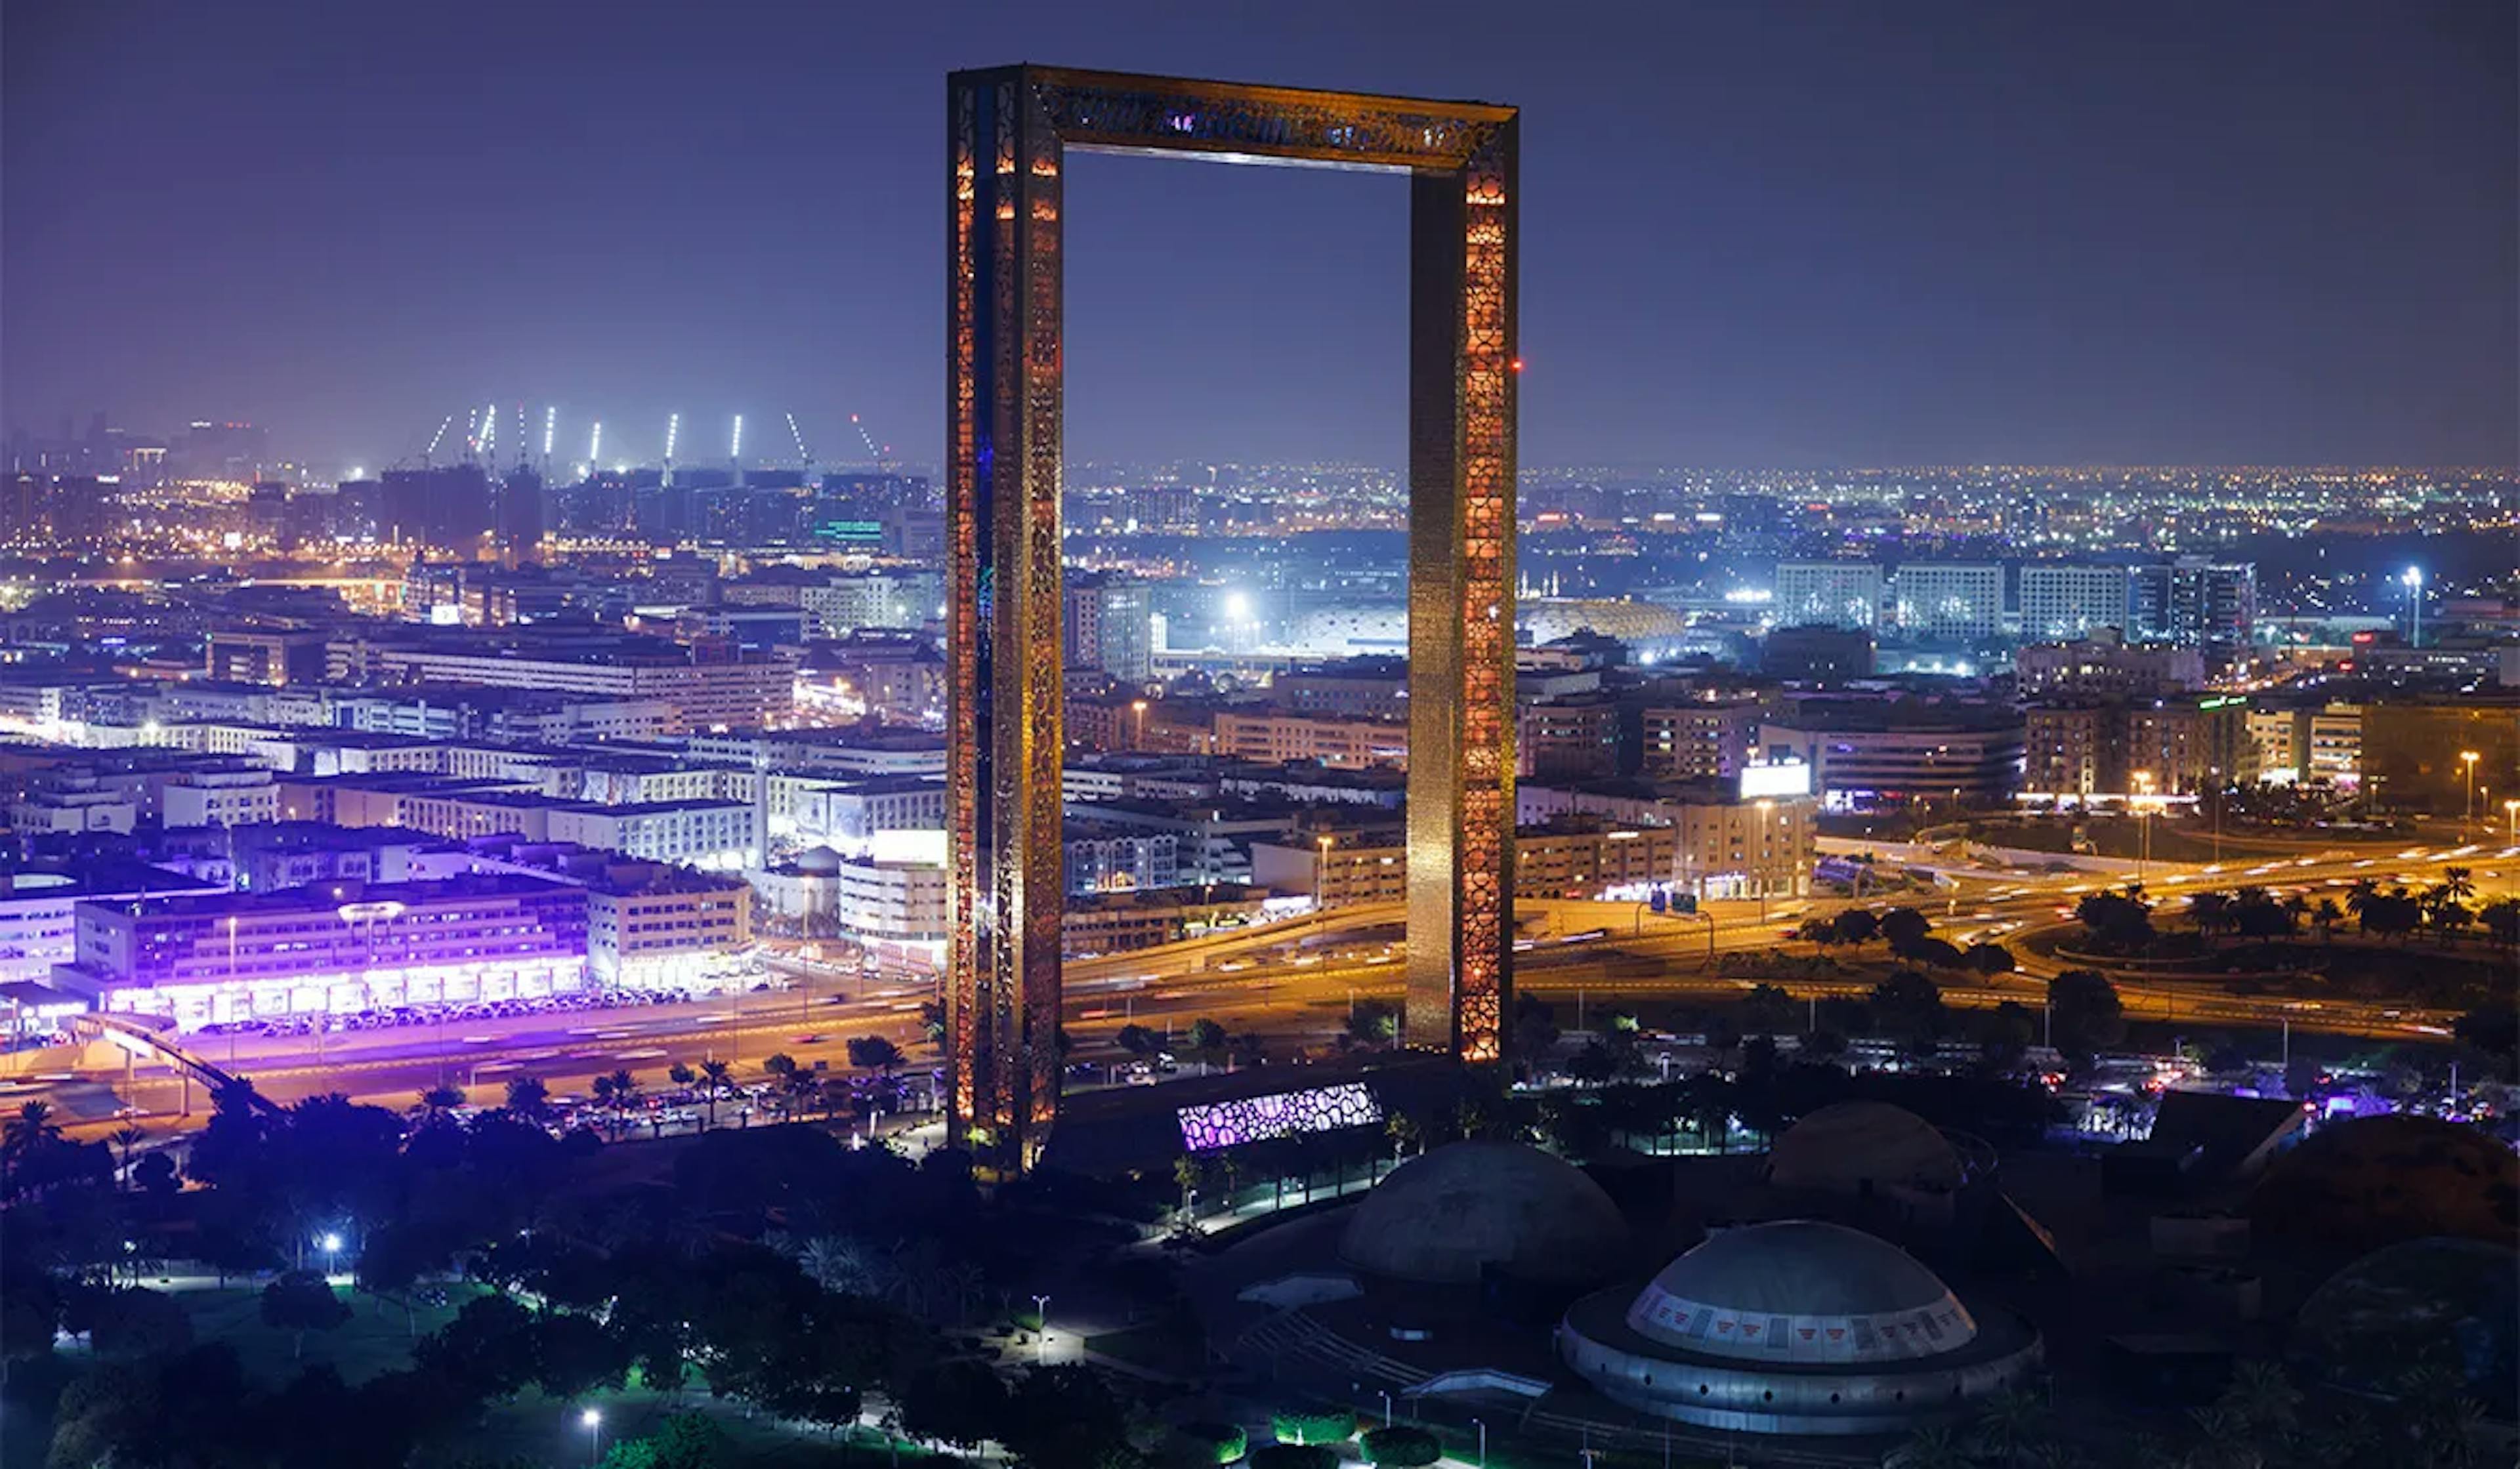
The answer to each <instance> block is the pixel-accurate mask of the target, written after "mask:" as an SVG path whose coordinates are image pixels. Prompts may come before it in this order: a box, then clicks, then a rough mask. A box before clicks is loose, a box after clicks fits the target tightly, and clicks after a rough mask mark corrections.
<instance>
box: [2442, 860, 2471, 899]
mask: <svg viewBox="0 0 2520 1469" xmlns="http://www.w3.org/2000/svg"><path fill="white" fill-rule="evenodd" d="M2441 886H2442V892H2443V893H2444V894H2445V895H2447V896H2448V897H2449V898H2450V900H2451V901H2452V902H2453V903H2465V902H2466V901H2467V900H2468V899H2470V898H2473V897H2475V896H2476V873H2475V872H2473V871H2471V870H2470V869H2468V868H2442V880H2441Z"/></svg>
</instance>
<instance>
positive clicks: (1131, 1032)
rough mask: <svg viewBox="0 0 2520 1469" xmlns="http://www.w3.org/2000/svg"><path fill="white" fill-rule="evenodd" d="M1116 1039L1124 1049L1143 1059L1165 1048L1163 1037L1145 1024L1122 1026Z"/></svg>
mask: <svg viewBox="0 0 2520 1469" xmlns="http://www.w3.org/2000/svg"><path fill="white" fill-rule="evenodd" d="M1115 1039H1116V1040H1117V1041H1118V1042H1119V1043H1120V1048H1121V1049H1122V1050H1124V1051H1126V1052H1128V1053H1129V1054H1130V1055H1133V1056H1136V1057H1137V1058H1138V1059H1139V1060H1142V1061H1143V1060H1145V1059H1147V1058H1148V1057H1149V1056H1151V1055H1153V1054H1154V1053H1155V1052H1157V1051H1159V1050H1161V1049H1163V1048H1164V1042H1163V1038H1162V1037H1161V1036H1158V1035H1156V1034H1155V1033H1154V1032H1153V1031H1150V1030H1148V1029H1147V1028H1146V1027H1145V1026H1143V1025H1136V1024H1130V1025H1124V1026H1121V1027H1120V1034H1119V1035H1118V1036H1117V1037H1116V1038H1115Z"/></svg>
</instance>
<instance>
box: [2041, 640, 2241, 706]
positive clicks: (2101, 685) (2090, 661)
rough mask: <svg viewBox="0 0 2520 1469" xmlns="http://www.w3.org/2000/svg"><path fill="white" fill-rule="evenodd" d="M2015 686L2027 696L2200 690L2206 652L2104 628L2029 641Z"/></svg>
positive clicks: (2125, 695)
mask: <svg viewBox="0 0 2520 1469" xmlns="http://www.w3.org/2000/svg"><path fill="white" fill-rule="evenodd" d="M2012 670H2013V680H2014V688H2015V690H2017V691H2018V692H2019V693H2020V694H2021V696H2022V697H2024V698H2033V697H2043V696H2048V695H2072V696H2077V697H2090V698H2135V697H2150V696H2153V695H2157V694H2165V693H2176V692H2181V691H2183V690H2194V689H2200V688H2202V687H2204V684H2205V654H2204V651H2203V649H2201V648H2194V647H2180V646H2177V645H2173V644H2167V643H2128V642H2127V641H2126V640H2125V639H2124V638H2122V637H2120V636H2119V634H2118V632H2117V630H2116V629H2115V628H2103V629H2101V630H2099V631H2098V632H2096V633H2094V634H2093V635H2092V636H2091V637H2089V638H2085V639H2081V640H2078V641H2076V642H2072V643H2036V644H2032V643H2025V644H2023V645H2021V646H2019V647H2017V648H2015V649H2013V653H2012Z"/></svg>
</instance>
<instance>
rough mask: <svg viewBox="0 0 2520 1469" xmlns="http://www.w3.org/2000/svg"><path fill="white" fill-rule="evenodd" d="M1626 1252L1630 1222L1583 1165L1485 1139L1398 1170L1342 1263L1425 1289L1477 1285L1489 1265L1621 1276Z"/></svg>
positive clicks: (1546, 1277)
mask: <svg viewBox="0 0 2520 1469" xmlns="http://www.w3.org/2000/svg"><path fill="white" fill-rule="evenodd" d="M1627 1253H1628V1224H1627V1221H1626V1220H1624V1219H1622V1218H1621V1217H1620V1215H1619V1206H1618V1205H1616V1204H1614V1203H1612V1202H1610V1196H1609V1195H1608V1194H1606V1193H1604V1192H1602V1191H1601V1185H1600V1184H1598V1183H1596V1182H1594V1181H1593V1180H1591V1179H1588V1178H1586V1177H1585V1176H1584V1173H1583V1170H1581V1169H1579V1168H1577V1167H1575V1166H1574V1165H1573V1164H1571V1163H1567V1162H1565V1161H1563V1160H1562V1159H1558V1158H1554V1157H1552V1156H1551V1155H1549V1154H1547V1153H1544V1152H1542V1151H1541V1150H1540V1149H1538V1148H1536V1147H1531V1146H1529V1145H1527V1144H1524V1143H1520V1142H1499V1141H1492V1140H1489V1139H1486V1138H1470V1139H1466V1140H1464V1141H1461V1142H1454V1143H1448V1144H1446V1145H1445V1146H1443V1147H1439V1148H1436V1149H1435V1150H1433V1151H1432V1152H1429V1153H1426V1154H1424V1155H1422V1156H1420V1157H1417V1158H1413V1159H1411V1160H1409V1161H1408V1162H1407V1163H1404V1164H1402V1165H1400V1167H1398V1168H1397V1169H1394V1170H1393V1171H1392V1172H1391V1174H1390V1176H1389V1177H1387V1178H1385V1179H1384V1180H1382V1181H1381V1182H1380V1183H1378V1184H1376V1185H1375V1186H1374V1189H1373V1192H1372V1193H1369V1194H1367V1195H1366V1196H1365V1202H1364V1203H1362V1204H1360V1205H1358V1206H1357V1210H1356V1213H1355V1215H1354V1216H1352V1217H1351V1218H1350V1219H1349V1220H1348V1224H1347V1232H1346V1233H1345V1234H1344V1235H1342V1236H1341V1238H1340V1240H1339V1259H1340V1260H1342V1261H1344V1262H1345V1263H1346V1264H1347V1265H1348V1266H1349V1267H1351V1268H1352V1269H1358V1270H1361V1271H1364V1272H1365V1273H1367V1274H1370V1275H1383V1276H1388V1277H1390V1278H1392V1279H1395V1280H1407V1281H1412V1282H1416V1283H1418V1284H1424V1285H1465V1284H1474V1283H1476V1282H1477V1281H1478V1279H1479V1278H1480V1276H1481V1275H1482V1273H1484V1272H1485V1271H1486V1270H1487V1269H1490V1268H1494V1269H1499V1270H1502V1271H1504V1272H1505V1273H1506V1274H1508V1275H1512V1276H1516V1277H1519V1278H1521V1279H1525V1280H1534V1281H1543V1282H1549V1283H1558V1284H1584V1283H1588V1282H1591V1281H1596V1280H1601V1279H1606V1278H1608V1277H1609V1276H1611V1275H1613V1274H1614V1273H1616V1272H1617V1270H1618V1269H1619V1268H1620V1266H1621V1265H1622V1264H1623V1263H1625V1261H1626V1258H1627Z"/></svg>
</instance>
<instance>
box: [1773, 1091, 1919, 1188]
mask: <svg viewBox="0 0 2520 1469" xmlns="http://www.w3.org/2000/svg"><path fill="white" fill-rule="evenodd" d="M1768 1178H1769V1180H1770V1181H1772V1182H1774V1183H1776V1184H1777V1185H1778V1187H1780V1188H1811V1189H1818V1190H1821V1191H1823V1192H1827V1193H1865V1192H1868V1191H1869V1190H1870V1188H1873V1187H1878V1188H1882V1189H1897V1190H1900V1191H1903V1192H1916V1191H1923V1192H1931V1193H1950V1192H1954V1191H1956V1190H1958V1188H1959V1186H1960V1184H1961V1182H1962V1181H1963V1180H1964V1178H1965V1171H1964V1170H1963V1169H1962V1167H1961V1164H1960V1155H1959V1153H1958V1151H1957V1150H1956V1149H1954V1148H1953V1146H1952V1144H1951V1141H1950V1140H1949V1139H1948V1138H1946V1137H1944V1136H1943V1135H1942V1134H1941V1133H1939V1132H1937V1131H1935V1129H1934V1125H1933V1124H1931V1123H1929V1122H1927V1121H1925V1120H1924V1119H1923V1118H1921V1117H1918V1116H1917V1115H1916V1114H1915V1113H1913V1112H1911V1111H1909V1110H1907V1109H1906V1108H1904V1107H1894V1106H1892V1105H1890V1104H1889V1103H1888V1102H1875V1101H1844V1102H1833V1103H1831V1104H1829V1105H1828V1106H1825V1107H1823V1108H1821V1109H1820V1110H1819V1111H1817V1112H1814V1113H1812V1114H1811V1115H1809V1116H1807V1117H1805V1118H1804V1119H1803V1120H1802V1121H1800V1122H1797V1123H1795V1124H1794V1125H1793V1126H1792V1127H1790V1128H1787V1129H1786V1130H1785V1131H1784V1133H1783V1135H1780V1136H1778V1138H1777V1142H1776V1146H1775V1147H1774V1148H1772V1149H1770V1150H1769V1153H1768Z"/></svg>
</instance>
